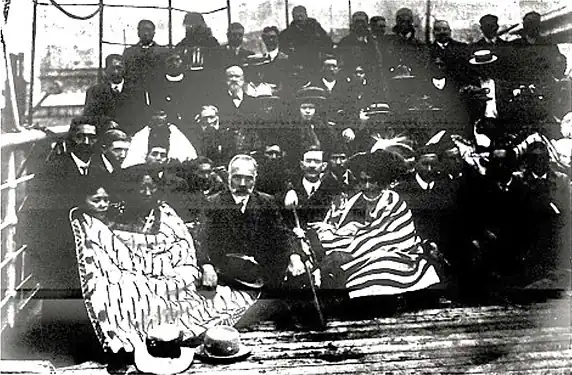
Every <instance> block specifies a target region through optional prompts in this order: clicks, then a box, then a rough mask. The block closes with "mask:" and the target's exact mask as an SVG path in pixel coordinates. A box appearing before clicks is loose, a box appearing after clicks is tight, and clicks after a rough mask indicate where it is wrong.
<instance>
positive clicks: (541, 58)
mask: <svg viewBox="0 0 572 375" xmlns="http://www.w3.org/2000/svg"><path fill="white" fill-rule="evenodd" d="M540 22H541V19H540V14H538V13H536V12H529V13H527V14H526V15H525V16H524V18H523V19H522V31H521V37H520V38H518V39H516V40H514V41H513V42H512V45H513V47H514V51H513V52H514V60H513V61H514V67H515V69H516V70H517V72H515V76H517V77H519V78H520V81H523V82H533V83H545V82H543V81H546V80H549V79H551V78H552V77H554V78H558V79H560V78H563V76H564V71H565V69H566V58H565V57H564V55H562V54H561V53H560V51H559V50H558V46H556V44H553V43H551V41H550V40H549V39H548V38H546V37H543V36H541V35H540Z"/></svg>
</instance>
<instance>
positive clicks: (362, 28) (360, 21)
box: [338, 12, 378, 76]
mask: <svg viewBox="0 0 572 375" xmlns="http://www.w3.org/2000/svg"><path fill="white" fill-rule="evenodd" d="M368 21H369V17H368V16H367V14H366V13H365V12H355V13H354V14H353V15H352V23H351V25H350V33H349V35H347V36H345V37H343V38H342V40H340V42H339V43H338V51H339V52H338V55H339V56H340V58H341V60H342V61H341V62H342V66H343V69H344V71H345V72H346V74H345V76H351V74H352V72H353V71H354V70H355V68H356V67H357V66H362V67H363V68H364V69H365V70H366V74H369V75H370V76H373V74H372V73H373V69H376V67H377V60H378V58H377V52H378V51H377V50H376V45H375V41H374V40H372V37H371V35H370V32H369V28H368V26H369V23H368Z"/></svg>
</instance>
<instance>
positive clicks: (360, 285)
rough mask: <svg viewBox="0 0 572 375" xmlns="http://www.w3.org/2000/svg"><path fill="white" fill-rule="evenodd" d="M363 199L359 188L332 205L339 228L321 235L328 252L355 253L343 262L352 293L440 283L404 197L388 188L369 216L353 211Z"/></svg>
mask: <svg viewBox="0 0 572 375" xmlns="http://www.w3.org/2000/svg"><path fill="white" fill-rule="evenodd" d="M363 203H365V201H364V198H363V193H361V192H360V193H357V194H356V195H354V196H352V197H351V198H350V199H349V200H348V201H346V202H345V203H344V204H342V205H340V206H339V207H332V208H331V209H330V211H329V212H328V215H327V216H326V221H327V222H328V223H329V224H332V225H333V226H334V228H335V229H334V230H328V231H325V232H321V233H319V234H318V238H319V239H320V242H321V243H322V246H323V247H324V249H325V250H326V254H329V253H331V252H333V251H343V252H347V253H350V254H351V255H352V256H353V259H352V260H351V261H349V262H347V263H345V264H343V265H342V269H343V270H344V271H345V272H346V287H347V288H348V290H349V295H350V298H356V297H363V296H374V295H394V294H401V293H405V292H409V291H415V290H420V289H424V288H427V287H429V286H431V285H434V284H437V283H439V282H440V279H439V276H438V275H437V272H436V269H435V267H434V265H433V264H432V263H431V260H430V258H429V256H428V254H426V253H425V252H424V250H423V248H422V247H421V246H420V244H421V239H420V238H419V236H418V235H417V233H416V231H415V225H414V223H413V218H412V215H411V211H410V210H409V208H408V207H407V204H406V203H405V201H403V200H401V199H400V198H399V195H398V194H397V193H396V192H394V191H392V190H384V191H383V193H382V194H381V196H380V198H379V200H378V201H377V204H376V205H375V208H374V209H373V211H372V212H370V213H368V214H366V215H369V218H368V220H367V221H366V220H365V218H364V215H363V214H362V215H357V217H356V215H355V213H356V208H357V207H359V206H362V205H363ZM360 216H361V218H360Z"/></svg>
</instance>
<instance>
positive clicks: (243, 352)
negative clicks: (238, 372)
mask: <svg viewBox="0 0 572 375" xmlns="http://www.w3.org/2000/svg"><path fill="white" fill-rule="evenodd" d="M251 353H252V350H251V349H250V348H248V347H246V346H244V345H241V346H240V349H239V350H238V352H237V353H236V354H233V355H229V356H218V355H213V354H211V353H209V352H207V351H206V350H205V346H204V344H202V345H201V346H199V347H198V348H197V349H196V352H195V354H196V355H197V356H198V357H199V358H201V360H207V361H213V362H234V361H238V360H241V359H244V358H246V357H248V356H249V355H250V354H251Z"/></svg>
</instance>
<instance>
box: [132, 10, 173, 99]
mask: <svg viewBox="0 0 572 375" xmlns="http://www.w3.org/2000/svg"><path fill="white" fill-rule="evenodd" d="M137 36H139V42H138V43H137V44H136V45H134V46H132V47H127V48H126V49H125V51H124V52H123V59H124V61H125V81H126V82H127V83H128V84H130V85H133V86H137V87H140V88H142V89H143V90H146V91H151V89H152V88H153V87H152V85H151V83H152V82H153V81H154V79H155V77H156V76H157V75H160V74H161V70H162V68H163V62H162V56H161V53H162V52H163V49H164V48H163V47H161V46H159V45H158V44H157V43H155V41H154V40H153V38H154V37H155V24H154V23H153V22H152V21H149V20H141V21H139V24H138V25H137Z"/></svg>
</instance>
